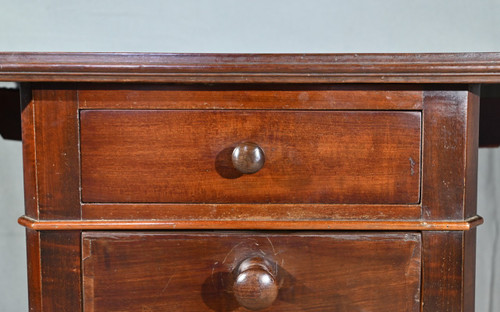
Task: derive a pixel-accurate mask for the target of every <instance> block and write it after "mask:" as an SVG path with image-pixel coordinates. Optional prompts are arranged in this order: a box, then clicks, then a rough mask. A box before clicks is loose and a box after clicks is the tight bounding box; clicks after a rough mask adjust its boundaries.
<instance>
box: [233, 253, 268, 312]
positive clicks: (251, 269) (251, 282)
mask: <svg viewBox="0 0 500 312" xmlns="http://www.w3.org/2000/svg"><path fill="white" fill-rule="evenodd" d="M233 293H234V297H235V298H236V300H237V301H238V302H239V304H240V305H241V306H242V307H244V308H246V309H248V310H254V311H255V310H262V309H265V308H267V307H269V306H270V305H271V304H272V303H273V302H274V300H276V297H277V296H278V283H277V282H276V277H275V274H273V273H272V270H271V266H270V264H269V263H268V262H267V261H266V260H264V259H262V258H260V257H254V258H250V259H246V260H245V261H243V262H242V263H241V264H240V266H239V267H238V269H237V276H236V280H235V281H234V284H233Z"/></svg>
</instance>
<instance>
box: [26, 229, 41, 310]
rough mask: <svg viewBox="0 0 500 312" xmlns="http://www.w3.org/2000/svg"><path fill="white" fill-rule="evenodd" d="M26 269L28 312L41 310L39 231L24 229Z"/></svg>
mask: <svg viewBox="0 0 500 312" xmlns="http://www.w3.org/2000/svg"><path fill="white" fill-rule="evenodd" d="M26 256H27V261H26V262H27V265H28V267H27V269H28V305H29V311H30V312H42V263H41V261H40V232H38V231H35V230H32V229H29V228H27V229H26Z"/></svg>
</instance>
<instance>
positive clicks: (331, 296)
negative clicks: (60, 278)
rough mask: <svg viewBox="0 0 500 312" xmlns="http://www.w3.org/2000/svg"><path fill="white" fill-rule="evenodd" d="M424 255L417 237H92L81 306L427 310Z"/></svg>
mask: <svg viewBox="0 0 500 312" xmlns="http://www.w3.org/2000/svg"><path fill="white" fill-rule="evenodd" d="M420 252H421V239H420V234H418V233H395V232H392V233H376V234H375V233H355V232H349V233H347V232H344V233H331V232H330V233H321V232H315V233H305V232H304V233H259V232H256V233H236V232H226V233H224V232H219V233H196V232H189V233H183V232H177V233H152V232H149V233H144V232H143V233H140V232H136V233H132V232H130V233H127V232H114V233H110V232H88V233H84V234H83V259H84V260H83V270H84V271H83V283H84V289H83V291H84V310H85V311H86V312H104V311H105V312H112V311H121V312H125V311H246V310H245V309H244V308H243V307H250V308H252V309H257V310H266V311H271V310H272V311H349V312H350V311H372V312H375V311H383V312H386V311H401V312H403V311H420V268H421V254H420ZM249 263H252V265H253V266H252V265H248V264H249ZM255 276H257V279H255ZM256 284H257V285H256Z"/></svg>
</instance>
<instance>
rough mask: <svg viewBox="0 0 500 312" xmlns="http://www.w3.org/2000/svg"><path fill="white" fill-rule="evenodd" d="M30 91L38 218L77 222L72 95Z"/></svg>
mask: <svg viewBox="0 0 500 312" xmlns="http://www.w3.org/2000/svg"><path fill="white" fill-rule="evenodd" d="M32 88H33V90H32V93H33V101H34V103H35V104H34V112H33V114H34V115H33V116H34V117H33V118H34V127H35V141H36V145H35V150H34V154H35V156H36V158H35V159H36V170H37V175H36V182H37V186H36V187H37V192H38V203H37V204H38V210H39V212H38V213H39V218H40V219H75V218H80V216H81V209H80V190H79V188H80V178H79V172H80V161H79V150H78V141H79V135H78V131H79V130H78V103H77V97H76V91H75V90H72V89H63V88H61V86H59V87H57V86H51V85H33V86H32ZM61 103H64V105H61Z"/></svg>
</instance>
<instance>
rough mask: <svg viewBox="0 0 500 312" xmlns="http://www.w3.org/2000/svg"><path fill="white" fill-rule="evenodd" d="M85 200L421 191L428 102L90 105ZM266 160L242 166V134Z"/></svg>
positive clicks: (323, 199)
mask: <svg viewBox="0 0 500 312" xmlns="http://www.w3.org/2000/svg"><path fill="white" fill-rule="evenodd" d="M80 120H81V155H82V156H81V158H82V162H81V166H82V200H83V201H84V202H128V203H141V202H142V203H153V202H160V203H162V202H163V203H182V202H189V203H352V204H360V203H366V204H412V203H418V202H419V201H420V190H419V185H420V174H419V172H420V137H421V128H420V127H421V124H420V113H419V112H370V111H366V112H365V111H363V112H354V111H353V112H351V111H340V112H337V111H293V112H289V111H243V110H233V111H221V110H210V111H203V110H192V111H182V110H139V111H120V110H104V111H102V110H83V111H82V112H81V114H80ZM244 141H250V142H255V143H257V144H258V145H259V146H260V147H261V148H262V149H263V150H264V153H265V157H266V163H265V165H264V167H263V168H262V169H261V170H260V171H259V172H257V173H255V174H252V175H241V173H239V172H237V171H236V170H235V169H234V168H233V166H232V163H231V153H232V151H233V148H234V146H235V144H237V143H239V142H244Z"/></svg>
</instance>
